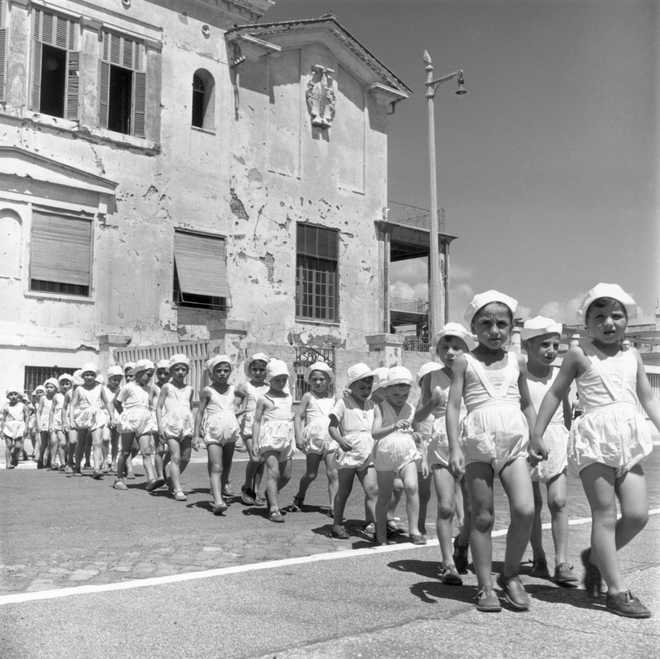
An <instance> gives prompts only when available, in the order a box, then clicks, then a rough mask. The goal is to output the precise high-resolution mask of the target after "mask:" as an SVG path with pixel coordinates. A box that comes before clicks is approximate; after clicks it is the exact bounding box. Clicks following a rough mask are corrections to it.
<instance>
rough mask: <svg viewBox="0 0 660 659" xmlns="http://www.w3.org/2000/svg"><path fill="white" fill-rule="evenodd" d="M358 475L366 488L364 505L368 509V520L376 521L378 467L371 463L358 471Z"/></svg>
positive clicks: (363, 487) (364, 488)
mask: <svg viewBox="0 0 660 659" xmlns="http://www.w3.org/2000/svg"><path fill="white" fill-rule="evenodd" d="M357 477H358V480H359V481H360V483H361V484H362V489H363V490H364V506H365V510H366V513H367V514H366V521H367V524H368V523H369V522H375V521H376V500H377V499H378V478H377V477H376V468H375V467H374V466H373V465H371V466H369V467H367V468H366V469H363V470H362V471H358V472H357Z"/></svg>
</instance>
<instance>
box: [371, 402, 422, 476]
mask: <svg viewBox="0 0 660 659" xmlns="http://www.w3.org/2000/svg"><path fill="white" fill-rule="evenodd" d="M379 405H380V411H381V415H382V417H383V426H389V425H392V424H394V423H396V422H397V421H400V420H405V421H408V422H409V423H411V424H412V419H413V416H414V415H415V410H414V409H413V407H412V405H411V404H410V403H407V402H406V403H404V404H403V406H402V407H401V410H400V411H399V413H398V414H397V413H396V411H395V410H394V408H393V407H392V406H391V405H390V404H389V403H388V402H387V401H386V400H383V401H381V402H380V403H379ZM412 433H413V431H412V426H411V428H410V430H407V431H405V430H395V431H394V432H391V433H389V434H388V435H385V437H383V438H381V439H378V440H375V442H374V451H373V456H374V466H375V467H376V471H393V472H395V473H397V474H398V473H399V472H400V471H401V469H403V468H404V467H405V466H406V465H407V464H409V463H410V462H417V461H418V460H419V459H420V458H421V456H420V454H419V451H418V450H417V446H416V445H415V440H414V439H413V437H412Z"/></svg>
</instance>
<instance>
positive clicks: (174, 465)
mask: <svg viewBox="0 0 660 659" xmlns="http://www.w3.org/2000/svg"><path fill="white" fill-rule="evenodd" d="M189 372H190V360H189V359H188V357H187V356H186V355H184V354H177V355H173V356H172V357H171V358H170V381H169V382H166V383H165V384H164V385H163V387H162V388H161V390H160V394H159V395H158V403H157V404H156V419H157V421H158V431H159V432H160V434H161V435H162V436H163V437H164V438H165V439H166V440H167V446H168V449H169V452H168V454H167V456H166V458H165V460H164V465H163V471H164V472H165V478H166V480H167V481H168V485H169V487H170V491H171V492H172V494H173V496H174V499H175V500H176V501H186V499H187V498H188V497H187V496H186V495H185V493H184V491H183V488H182V487H181V474H182V473H183V472H184V470H185V469H186V467H187V466H188V463H189V462H190V455H191V452H192V437H193V432H194V431H195V420H194V418H193V413H192V400H193V388H192V387H191V386H190V385H189V384H186V377H187V376H188V373H189ZM160 485H161V482H160V481H158V480H157V481H155V483H154V484H153V486H152V488H150V489H156V487H160Z"/></svg>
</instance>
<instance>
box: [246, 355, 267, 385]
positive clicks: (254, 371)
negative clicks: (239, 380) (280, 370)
mask: <svg viewBox="0 0 660 659" xmlns="http://www.w3.org/2000/svg"><path fill="white" fill-rule="evenodd" d="M250 377H251V378H252V379H253V380H255V381H256V382H262V383H263V382H264V381H265V379H266V362H264V361H261V359H255V360H254V361H253V362H252V363H251V364H250Z"/></svg>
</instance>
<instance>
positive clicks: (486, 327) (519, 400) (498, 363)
mask: <svg viewBox="0 0 660 659" xmlns="http://www.w3.org/2000/svg"><path fill="white" fill-rule="evenodd" d="M517 304H518V303H517V302H516V300H514V299H513V298H511V297H509V296H508V295H505V294H504V293H500V292H498V291H494V290H490V291H486V292H484V293H480V294H478V295H475V296H474V298H473V299H472V302H471V303H470V306H469V307H468V310H467V313H466V316H465V319H466V321H467V323H468V325H469V327H470V329H471V331H472V332H473V333H474V334H476V337H477V341H478V344H479V345H478V346H477V347H476V348H475V349H474V350H473V351H472V352H471V353H466V354H465V355H461V356H459V357H457V358H456V359H455V360H454V364H453V366H452V372H453V377H452V381H451V385H450V388H449V401H448V403H447V437H448V441H449V456H450V466H451V469H452V471H453V472H454V475H455V476H457V477H459V476H461V475H462V474H463V473H465V476H466V478H467V488H468V491H469V493H470V502H471V506H472V515H471V524H470V526H471V528H470V549H471V550H472V558H473V563H474V568H475V572H476V575H477V582H478V588H479V590H478V593H477V596H476V608H477V610H479V611H500V610H501V606H500V603H499V599H498V597H497V595H496V594H495V592H494V590H493V584H492V581H491V568H492V554H493V549H492V540H491V531H492V528H493V521H494V520H493V479H494V477H495V476H496V475H497V476H499V478H500V480H501V481H502V485H503V486H504V491H505V493H506V495H507V498H508V499H509V511H510V516H511V523H510V525H509V530H508V533H507V542H506V553H505V556H504V567H503V569H502V573H501V574H500V576H499V577H498V579H497V583H498V585H499V586H500V588H501V589H502V597H503V599H504V600H505V601H506V602H507V603H508V604H509V606H510V607H511V608H513V609H514V610H516V611H526V610H527V609H528V608H529V596H528V594H527V592H526V591H525V587H524V586H523V584H522V582H521V581H520V577H519V576H518V573H519V571H520V561H521V558H522V555H523V552H524V551H525V547H526V546H527V543H528V542H529V534H530V530H531V526H532V519H533V517H534V503H533V493H532V481H531V479H530V477H529V468H528V465H527V446H528V443H529V427H531V426H533V425H534V421H535V415H534V408H533V407H532V405H531V403H530V401H529V393H528V391H527V382H526V380H525V377H524V374H523V369H524V365H523V364H522V363H521V358H519V357H518V356H517V355H516V354H515V353H512V352H508V343H509V340H510V336H511V329H512V327H513V314H514V313H515V310H516V307H517ZM461 398H463V400H464V401H465V406H466V408H467V416H466V417H465V420H464V422H463V432H462V441H460V442H459V421H460V409H461Z"/></svg>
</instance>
